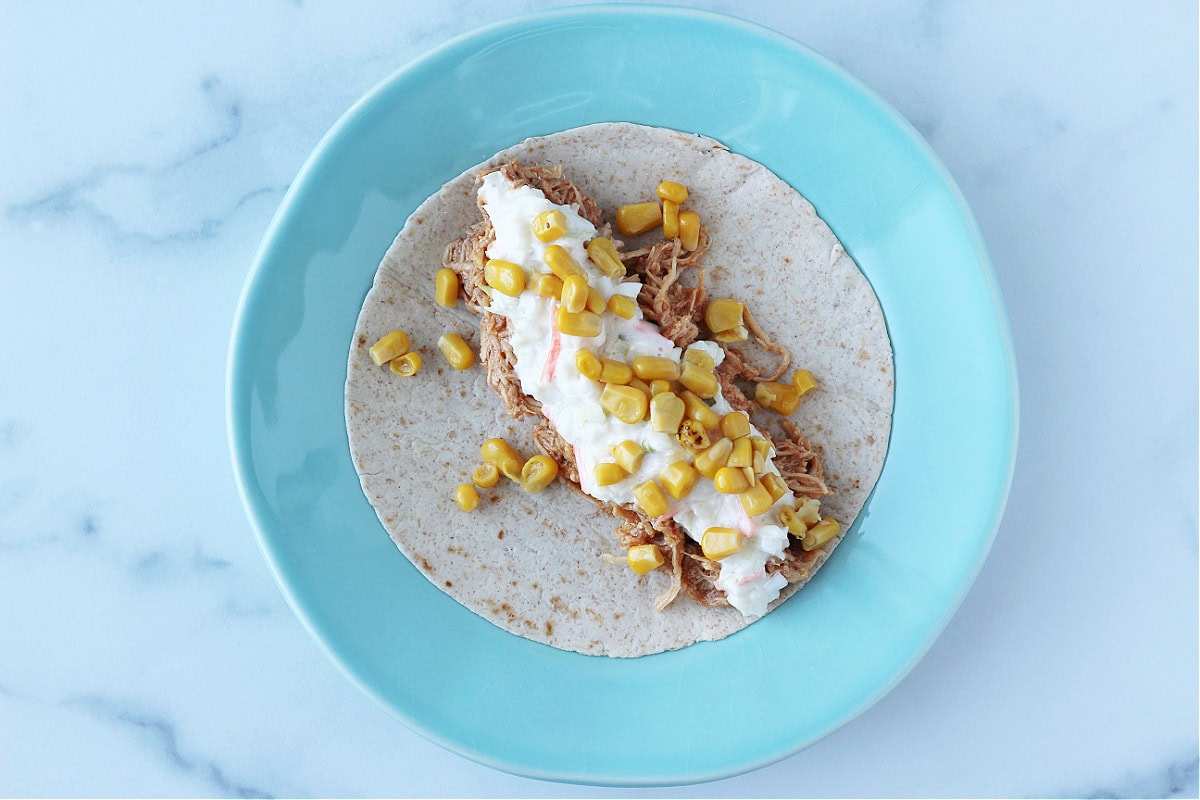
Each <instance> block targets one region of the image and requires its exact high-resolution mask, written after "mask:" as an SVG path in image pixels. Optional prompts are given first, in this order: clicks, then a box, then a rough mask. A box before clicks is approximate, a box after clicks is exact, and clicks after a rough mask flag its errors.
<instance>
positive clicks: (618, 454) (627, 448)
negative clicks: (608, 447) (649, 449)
mask: <svg viewBox="0 0 1200 800" xmlns="http://www.w3.org/2000/svg"><path fill="white" fill-rule="evenodd" d="M612 454H613V460H614V461H616V462H617V463H618V464H620V465H621V469H623V470H625V471H626V472H628V473H629V474H631V475H632V474H633V473H635V472H637V471H638V470H639V469H640V468H641V466H642V457H643V456H645V455H646V451H645V450H643V449H642V446H641V445H640V444H638V443H637V442H635V441H633V440H631V439H626V440H625V441H623V442H621V443H620V444H618V445H614V446H613V448H612Z"/></svg>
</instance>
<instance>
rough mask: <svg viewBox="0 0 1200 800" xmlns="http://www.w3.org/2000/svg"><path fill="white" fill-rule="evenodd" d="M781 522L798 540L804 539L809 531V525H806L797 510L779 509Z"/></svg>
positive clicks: (785, 507)
mask: <svg viewBox="0 0 1200 800" xmlns="http://www.w3.org/2000/svg"><path fill="white" fill-rule="evenodd" d="M779 522H780V524H781V525H783V526H784V527H785V528H787V529H788V533H790V534H791V535H792V536H795V537H796V538H797V539H801V538H803V537H804V534H805V532H807V531H808V525H806V524H804V520H802V519H800V516H799V515H798V514H797V513H796V509H794V508H791V507H789V506H782V507H781V508H780V509H779Z"/></svg>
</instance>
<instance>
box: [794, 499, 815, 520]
mask: <svg viewBox="0 0 1200 800" xmlns="http://www.w3.org/2000/svg"><path fill="white" fill-rule="evenodd" d="M796 516H798V517H799V518H800V519H802V520H803V521H804V523H805V524H806V525H809V526H810V527H811V526H813V525H816V524H817V523H818V522H820V521H821V501H820V500H817V499H815V498H811V497H810V498H809V499H807V500H805V501H804V502H803V503H801V504H800V505H798V506H796Z"/></svg>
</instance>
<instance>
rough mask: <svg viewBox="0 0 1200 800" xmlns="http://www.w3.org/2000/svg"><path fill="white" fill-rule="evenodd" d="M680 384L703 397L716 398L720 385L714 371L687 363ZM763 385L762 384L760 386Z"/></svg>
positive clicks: (680, 374) (681, 373)
mask: <svg viewBox="0 0 1200 800" xmlns="http://www.w3.org/2000/svg"><path fill="white" fill-rule="evenodd" d="M679 382H680V383H682V384H683V385H684V386H685V387H687V388H688V389H690V390H692V391H693V392H695V393H696V394H698V395H700V396H701V397H706V398H707V397H715V396H716V394H717V389H718V388H719V384H718V383H717V376H716V375H715V374H714V373H713V371H712V370H706V369H703V368H702V367H699V366H697V365H695V364H692V363H688V362H685V363H684V365H683V369H682V370H680V373H679ZM760 385H761V384H760Z"/></svg>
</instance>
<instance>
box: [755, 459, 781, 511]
mask: <svg viewBox="0 0 1200 800" xmlns="http://www.w3.org/2000/svg"><path fill="white" fill-rule="evenodd" d="M755 455H756V456H757V455H758V454H757V453H755ZM759 483H761V484H762V485H763V486H765V487H767V491H768V492H770V493H771V502H772V503H777V502H779V499H780V498H781V497H783V496H784V495H785V494H787V493H788V487H787V484H786V483H784V482H783V478H781V477H779V476H778V475H776V474H775V473H774V472H767V473H764V474H763V476H762V478H761V479H760V480H759Z"/></svg>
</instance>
